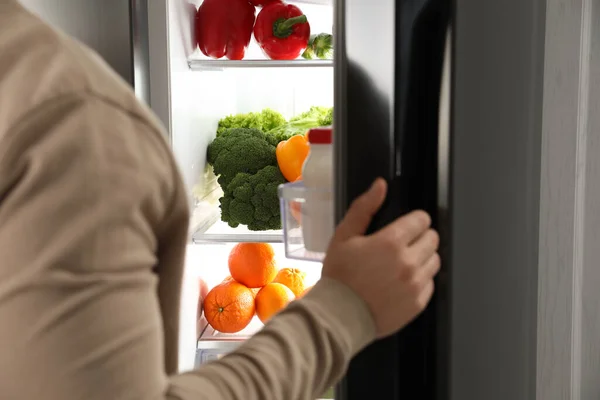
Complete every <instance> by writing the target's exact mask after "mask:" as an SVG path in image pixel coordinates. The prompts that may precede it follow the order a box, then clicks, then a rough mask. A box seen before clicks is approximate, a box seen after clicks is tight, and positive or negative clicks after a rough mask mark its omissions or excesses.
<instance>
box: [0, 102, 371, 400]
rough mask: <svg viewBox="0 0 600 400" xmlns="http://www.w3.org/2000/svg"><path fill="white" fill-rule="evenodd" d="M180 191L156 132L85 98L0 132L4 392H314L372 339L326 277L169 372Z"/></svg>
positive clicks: (204, 399)
mask: <svg viewBox="0 0 600 400" xmlns="http://www.w3.org/2000/svg"><path fill="white" fill-rule="evenodd" d="M187 218H188V210H187V202H186V194H185V190H184V188H183V183H182V182H181V180H180V178H179V175H178V173H177V170H176V167H175V165H174V162H173V159H172V156H171V154H170V152H169V150H168V148H167V146H166V144H165V142H164V140H162V138H161V137H160V133H159V132H156V131H155V130H153V129H152V128H151V124H149V123H147V122H145V121H144V119H143V117H139V116H134V115H131V114H130V113H128V112H126V111H124V110H122V109H120V108H118V107H117V106H115V105H114V104H109V103H106V102H104V101H102V100H101V99H95V98H91V97H90V96H87V95H73V96H63V97H61V98H58V99H55V100H53V101H52V102H49V103H47V104H45V105H44V106H41V107H39V108H38V109H36V110H34V111H33V112H31V113H30V114H28V115H27V119H23V120H22V121H21V122H20V123H19V124H18V125H17V126H16V127H15V128H14V129H12V130H10V131H8V132H5V133H4V134H2V135H1V136H0V254H2V258H1V261H0V321H2V323H1V324H0V343H2V344H3V349H4V350H3V351H2V352H0V398H2V399H14V400H29V399H35V398H43V399H46V400H64V399H73V400H75V399H86V400H105V399H115V400H125V399H128V400H129V399H138V400H162V399H169V400H208V399H210V400H241V399H243V400H253V399H255V400H282V399H286V400H288V399H289V400H293V399H307V400H312V399H314V398H317V397H318V396H319V395H320V394H321V392H323V391H324V390H325V389H327V388H328V387H329V386H331V385H332V384H334V383H335V382H336V381H337V380H338V379H339V378H340V377H341V376H342V374H343V373H344V370H345V368H346V366H347V364H348V361H349V360H350V358H351V357H352V356H353V355H354V354H355V353H356V352H357V351H358V350H359V349H360V348H362V347H363V346H365V345H366V344H367V343H368V342H369V341H370V340H372V339H373V337H374V327H373V321H372V318H371V315H370V313H369V311H368V309H367V307H366V305H365V304H364V303H363V302H362V300H360V299H359V298H358V297H357V296H356V295H355V294H354V293H353V292H352V291H351V290H350V289H348V288H347V287H345V286H343V285H342V284H340V283H338V282H335V281H329V280H323V281H321V282H319V283H318V284H317V285H315V287H314V289H313V290H312V291H311V292H310V293H309V294H308V295H307V296H305V298H303V299H302V300H299V301H296V302H294V303H293V304H292V305H291V306H290V307H288V308H287V309H286V310H284V311H283V312H282V313H280V314H279V315H278V316H276V317H275V318H273V319H272V321H271V322H270V323H269V324H268V325H267V326H266V327H265V328H264V329H263V330H262V331H261V332H260V333H258V334H257V335H255V336H254V337H252V338H251V339H249V340H248V341H247V342H246V343H245V344H244V345H242V346H241V347H240V348H239V350H237V351H235V352H233V353H231V354H230V355H228V356H226V357H224V358H223V359H222V360H220V361H216V362H213V363H211V364H208V365H206V366H203V367H201V368H199V369H198V370H195V371H191V372H187V373H185V374H180V375H177V374H175V373H173V372H174V365H176V354H177V344H176V342H177V316H178V307H179V303H178V302H179V296H180V291H179V290H180V284H181V282H180V280H181V276H182V273H181V270H182V268H183V257H184V253H185V245H186V239H187Z"/></svg>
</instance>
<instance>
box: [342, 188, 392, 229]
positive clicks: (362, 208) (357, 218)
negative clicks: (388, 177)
mask: <svg viewBox="0 0 600 400" xmlns="http://www.w3.org/2000/svg"><path fill="white" fill-rule="evenodd" d="M386 192H387V183H386V182H385V180H383V179H381V178H378V179H376V180H375V182H373V185H371V188H370V189H369V190H367V191H366V192H365V193H363V194H362V195H360V196H359V197H357V198H356V200H354V202H352V205H351V206H350V208H349V209H348V212H347V213H346V216H345V217H344V219H343V220H342V222H340V223H339V225H338V227H337V229H336V231H335V235H334V240H347V239H349V238H351V237H353V236H357V235H364V233H365V232H366V231H367V228H368V227H369V224H370V223H371V220H372V219H373V216H374V215H375V213H376V212H377V211H378V210H379V208H380V207H381V205H382V204H383V202H384V200H385V195H386Z"/></svg>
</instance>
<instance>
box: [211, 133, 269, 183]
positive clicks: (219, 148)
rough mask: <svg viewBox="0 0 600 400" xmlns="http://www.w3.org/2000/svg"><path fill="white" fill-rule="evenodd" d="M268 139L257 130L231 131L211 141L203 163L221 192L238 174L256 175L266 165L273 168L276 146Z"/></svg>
mask: <svg viewBox="0 0 600 400" xmlns="http://www.w3.org/2000/svg"><path fill="white" fill-rule="evenodd" d="M268 138H269V135H267V134H266V133H264V132H262V131H259V130H258V129H246V128H233V129H228V130H226V131H224V132H223V133H222V134H221V135H219V136H217V137H216V138H215V139H214V140H213V141H212V143H211V144H210V145H209V146H208V154H207V160H208V163H209V164H211V165H212V166H213V169H214V172H215V174H216V175H217V176H218V182H219V185H221V188H222V189H223V191H225V192H226V191H227V186H228V185H229V183H230V182H231V181H232V180H233V179H234V178H235V177H236V175H238V174H239V173H245V174H256V173H257V172H258V171H260V170H261V169H263V168H264V167H266V166H268V165H277V158H276V156H275V148H276V147H275V146H276V143H274V141H271V142H269V140H268Z"/></svg>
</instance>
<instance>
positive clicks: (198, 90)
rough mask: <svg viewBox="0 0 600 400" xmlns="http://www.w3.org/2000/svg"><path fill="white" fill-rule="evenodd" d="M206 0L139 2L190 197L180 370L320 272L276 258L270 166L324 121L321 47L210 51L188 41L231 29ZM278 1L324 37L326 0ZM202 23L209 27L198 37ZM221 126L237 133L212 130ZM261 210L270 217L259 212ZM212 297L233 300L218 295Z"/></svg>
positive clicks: (154, 80) (231, 341)
mask: <svg viewBox="0 0 600 400" xmlns="http://www.w3.org/2000/svg"><path fill="white" fill-rule="evenodd" d="M209 1H210V0H204V3H205V4H204V5H205V6H206V7H204V8H203V9H201V11H200V12H199V11H198V9H199V7H201V6H202V5H203V2H202V0H198V1H182V0H169V1H166V2H149V3H148V20H149V58H150V87H151V91H150V93H151V94H150V102H151V106H152V108H153V110H154V111H155V112H156V113H157V114H158V116H159V117H160V118H161V119H162V121H163V123H164V124H165V125H166V127H167V130H168V132H169V141H170V143H171V145H172V148H173V151H174V153H175V156H176V158H177V162H178V164H179V167H180V170H181V172H182V175H183V178H184V180H185V184H186V186H187V188H188V192H189V199H190V203H191V204H192V207H193V209H192V219H191V224H190V244H189V246H188V255H187V260H186V267H185V276H184V285H183V294H182V307H181V318H180V320H181V326H180V331H181V334H180V355H179V358H180V370H182V371H185V370H189V369H192V368H194V367H197V366H199V365H200V364H202V363H205V362H207V361H210V360H212V359H215V358H219V357H221V356H223V355H225V354H226V353H228V352H230V351H231V350H233V349H235V348H236V347H237V346H239V345H240V344H241V343H242V342H243V341H244V340H245V339H247V338H248V337H250V336H251V335H252V334H253V333H255V332H257V331H258V330H260V329H261V327H262V326H263V321H266V320H267V319H268V318H269V317H270V315H271V314H272V313H274V312H277V311H278V310H279V309H281V307H282V306H283V305H285V304H286V303H287V302H289V301H293V300H294V299H295V298H298V297H300V296H301V295H302V294H303V293H305V292H306V290H307V289H309V288H310V287H311V286H312V285H314V284H315V283H316V281H317V280H318V279H319V278H320V273H321V264H320V262H314V260H313V261H303V260H298V259H296V260H291V259H288V258H286V249H285V247H284V245H283V241H284V235H283V231H282V223H281V221H282V218H281V215H280V211H279V205H280V203H279V198H278V192H277V189H278V187H279V186H280V184H284V183H287V182H289V179H287V178H289V175H288V176H287V177H285V176H283V174H282V173H281V165H280V164H281V162H282V161H281V159H279V160H277V155H276V151H275V149H276V147H277V145H278V144H279V143H281V142H282V141H285V140H286V139H289V138H290V137H292V136H294V135H296V134H300V135H305V134H306V133H307V131H308V130H309V129H310V128H316V127H319V126H323V125H331V123H332V122H331V120H332V111H333V110H332V109H333V97H334V82H333V59H332V58H333V55H332V52H333V50H332V48H331V50H330V51H323V52H320V53H319V54H318V55H317V54H314V53H313V54H311V55H310V56H309V55H306V56H305V57H303V56H302V53H303V52H304V48H306V47H309V48H310V46H311V43H312V42H310V43H305V45H304V46H302V45H301V46H300V47H302V48H301V49H299V46H298V45H296V49H295V50H296V51H299V53H298V56H297V57H293V56H292V57H290V56H288V57H287V58H292V59H278V58H280V56H278V55H276V54H273V52H272V53H271V56H270V57H269V56H268V55H267V54H266V53H268V52H264V51H263V50H262V49H261V47H260V46H259V44H258V43H257V40H256V37H255V36H256V35H254V34H253V35H252V37H251V39H250V43H249V46H248V48H247V50H246V51H245V54H244V56H243V57H241V59H228V58H227V57H222V58H216V56H215V53H214V52H213V53H212V54H211V53H210V51H209V52H208V53H209V55H212V56H213V57H209V56H207V55H206V54H204V53H207V52H206V51H205V52H203V51H200V49H199V46H198V41H200V42H202V41H204V42H207V41H213V43H208V44H207V46H208V47H210V46H212V45H214V44H215V43H214V41H215V40H216V41H217V42H218V40H219V39H222V37H223V35H232V34H233V33H232V32H233V31H234V30H239V29H240V27H238V26H236V25H235V23H236V22H232V21H234V20H235V18H230V19H228V20H227V21H219V18H221V17H220V16H219V15H220V14H219V13H220V10H218V9H217V8H218V7H223V4H224V2H222V3H221V4H220V5H219V4H215V3H219V2H215V3H212V4H211V3H209ZM268 2H269V1H265V0H262V1H258V0H254V1H252V2H251V3H255V4H258V3H268ZM159 3H162V4H159ZM227 3H228V4H229V3H230V4H229V6H231V7H233V6H235V7H237V6H239V7H243V10H237V9H231V8H230V9H229V10H228V14H227V15H232V14H236V13H238V14H239V13H242V12H247V10H248V9H249V8H250V9H254V10H255V15H256V16H257V19H256V20H257V21H260V20H261V15H260V14H261V13H262V12H263V11H264V13H265V15H266V13H270V14H272V15H270V16H269V17H270V18H275V20H276V21H277V20H279V22H281V18H280V17H278V16H277V11H276V10H269V9H267V8H268V7H269V6H264V7H260V6H259V7H254V6H252V5H250V4H248V3H247V2H246V1H237V0H235V1H234V0H232V1H228V2H227ZM276 3H279V2H276ZM286 4H291V5H293V6H295V7H297V10H299V12H300V14H302V15H305V16H306V18H307V21H308V24H306V23H303V22H300V24H305V25H309V26H310V34H312V35H318V34H323V36H322V37H323V38H328V40H331V39H332V33H333V32H332V31H333V26H332V25H333V0H295V1H290V2H289V3H286ZM209 6H210V7H209ZM215 7H216V8H215ZM287 7H289V6H287ZM295 12H296V13H298V11H295ZM201 13H205V14H206V15H204V16H200V14H201ZM211 13H212V14H211ZM221 14H222V13H221ZM265 15H263V18H265ZM205 17H206V18H205ZM228 18H229V17H228ZM238 20H239V19H238ZM203 21H204V22H203ZM206 21H208V22H206ZM219 22H221V24H219ZM202 23H204V24H205V25H206V26H202V25H201V24H202ZM223 24H225V25H226V26H228V27H229V33H228V32H226V31H223V30H222V29H223V26H222V25H223ZM227 24H230V25H227ZM208 25H214V26H208ZM219 30H221V31H219ZM254 30H256V27H255V28H254ZM292 30H294V28H292ZM201 31H202V32H204V33H201ZM294 32H295V31H294ZM296 33H297V32H295V33H293V34H296ZM203 34H204V35H206V36H207V37H209V38H208V39H206V38H205V39H202V38H199V36H201V35H203ZM266 34H267V35H268V34H269V32H267V33H266ZM304 34H305V33H304ZM313 37H314V36H313ZM270 39H272V38H270ZM266 40H267V39H264V41H266ZM302 40H306V41H309V39H308V37H305V38H303V39H302ZM201 44H206V43H201ZM329 46H330V47H331V45H330V44H329ZM213 47H214V46H213ZM326 47H327V46H326ZM204 48H206V46H204ZM232 58H240V57H232ZM307 58H309V59H307ZM310 58H312V59H310ZM249 113H252V114H249ZM243 114H245V116H243ZM236 128H239V129H238V130H237V131H236V130H235V129H236ZM252 129H256V130H258V133H256V131H252ZM217 132H219V133H218V134H217ZM231 132H235V135H237V134H239V136H235V135H232V136H231V137H232V138H234V139H235V140H231V141H230V142H227V140H221V142H220V143H218V141H215V138H217V136H219V137H220V138H221V139H223V138H226V137H227V135H229V134H230V133H231ZM252 132H254V133H252ZM234 136H235V137H234ZM250 136H251V137H252V139H248V137H250ZM265 138H266V139H265ZM246 140H247V141H248V143H249V144H248V145H247V146H246V145H244V144H243V143H245V142H246ZM259 142H260V143H259ZM263 142H264V143H263ZM267 142H268V145H267ZM211 145H212V146H213V147H212V150H211V151H209V147H211ZM222 149H224V151H222V152H219V151H220V150H222ZM265 149H267V150H265ZM211 152H212V153H211ZM265 152H266V153H265ZM215 154H217V155H218V156H215ZM265 154H266V155H265ZM263 155H264V157H262V156H263ZM209 156H210V157H209ZM261 157H262V158H261ZM209 161H210V162H209ZM215 170H217V171H215ZM269 171H270V173H267V172H269ZM215 172H217V173H215ZM232 185H233V186H235V189H237V191H236V190H234V189H231V187H232ZM244 191H246V192H248V191H249V192H250V194H251V195H248V193H245V192H244ZM242 192H244V193H245V195H246V197H244V193H242ZM252 196H254V198H252ZM259 199H260V200H259ZM232 201H233V202H237V203H236V204H237V206H238V207H237V208H235V206H231V203H232ZM257 201H258V202H259V203H260V204H258V203H257ZM224 202H225V203H227V204H225V205H223V204H224ZM242 203H244V204H242ZM261 207H262V208H261ZM233 208H235V210H234V209H233ZM223 210H225V211H223ZM265 212H267V213H270V215H269V218H266V219H265V218H262V217H261V215H262V214H264V213H265ZM300 258H303V257H300ZM316 260H317V261H319V259H318V258H316ZM263 288H264V289H263ZM249 294H250V296H251V301H249V300H248V296H249ZM223 297H224V298H225V299H226V301H225V302H229V303H231V304H232V305H230V306H228V305H224V304H223V303H222V302H223V300H221V299H222V298H223ZM228 307H230V310H228V309H227V308H228ZM261 320H262V321H261ZM332 393H333V392H331V393H330V394H329V395H326V396H328V397H325V398H333V394H332Z"/></svg>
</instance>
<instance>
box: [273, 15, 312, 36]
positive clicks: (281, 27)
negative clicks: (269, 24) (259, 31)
mask: <svg viewBox="0 0 600 400" xmlns="http://www.w3.org/2000/svg"><path fill="white" fill-rule="evenodd" d="M307 22H308V19H307V18H306V15H298V16H297V17H292V18H288V19H283V20H281V21H280V22H278V23H276V24H275V26H274V27H273V28H274V29H273V34H274V35H275V36H277V37H279V38H285V37H288V36H290V35H291V34H292V32H291V29H292V27H293V26H294V25H296V24H305V23H307Z"/></svg>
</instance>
